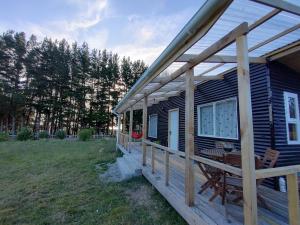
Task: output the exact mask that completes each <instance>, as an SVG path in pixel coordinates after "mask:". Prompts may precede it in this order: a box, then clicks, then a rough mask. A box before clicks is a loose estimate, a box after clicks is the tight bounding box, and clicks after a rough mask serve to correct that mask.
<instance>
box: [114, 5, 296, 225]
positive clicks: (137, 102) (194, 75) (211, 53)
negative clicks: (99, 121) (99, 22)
mask: <svg viewBox="0 0 300 225" xmlns="http://www.w3.org/2000/svg"><path fill="white" fill-rule="evenodd" d="M295 3H296V4H293V3H290V2H288V1H281V0H277V1H271V0H234V1H232V0H223V1H219V0H209V1H206V2H205V3H203V5H202V7H201V8H200V9H199V10H198V11H197V12H196V14H195V15H194V16H193V17H192V18H191V19H190V21H188V22H187V24H186V25H185V26H184V28H183V29H182V30H181V31H180V32H179V34H178V35H177V36H176V37H175V38H174V39H173V41H172V42H171V43H170V44H169V45H168V46H167V47H166V49H165V50H164V51H163V52H162V53H161V55H160V56H159V57H158V58H157V59H156V60H155V61H154V62H153V64H152V65H151V66H150V67H149V68H148V69H147V70H146V71H145V73H144V74H143V75H142V77H141V78H140V79H139V80H138V81H137V82H136V84H135V85H134V86H133V87H132V88H131V89H130V90H129V92H128V93H127V94H126V95H125V96H124V97H123V99H121V100H120V102H119V103H118V105H117V106H116V107H115V109H114V112H115V114H116V115H117V117H118V134H117V147H118V148H119V149H121V150H122V151H123V152H124V153H125V154H128V157H129V158H130V157H132V159H135V160H138V161H139V160H140V165H141V170H142V174H143V175H144V177H145V178H146V179H147V180H148V181H149V182H150V183H151V184H152V185H153V186H154V187H155V188H156V189H157V190H158V191H159V192H160V193H161V194H162V195H163V196H164V197H165V198H166V199H167V201H168V202H169V203H170V204H171V205H172V206H173V207H174V208H175V209H176V210H177V211H178V213H179V214H180V215H181V216H182V217H183V218H184V219H185V220H186V221H187V222H188V223H189V224H230V223H231V224H246V225H256V224H288V223H289V224H295V225H296V224H297V225H299V224H300V210H299V193H298V173H299V172H300V116H299V115H300V114H299V109H300V104H299V97H298V96H299V95H300V74H299V73H300V67H299V62H300V57H299V56H300V54H299V52H300V29H299V28H300V5H299V4H297V2H295ZM141 109H142V110H143V139H142V142H141V146H138V145H136V143H133V142H132V132H133V126H132V124H133V120H134V118H133V111H134V110H141ZM127 111H129V112H130V119H129V120H130V121H129V129H128V131H127V130H126V129H124V128H125V126H124V125H125V118H126V116H124V115H125V114H126V112H127ZM122 118H123V121H122ZM122 123H123V126H122V130H121V124H122ZM217 143H223V144H224V145H225V144H226V145H230V146H231V148H232V149H234V150H235V151H237V152H239V154H240V159H241V166H240V167H236V166H234V165H230V164H226V163H225V162H226V161H217V160H214V159H211V158H206V157H203V155H201V154H200V153H201V151H203V150H205V149H211V148H214V147H215V146H216V144H217ZM268 148H271V149H275V150H277V151H278V152H279V153H280V155H279V158H278V159H277V161H276V165H275V167H274V168H273V167H272V168H257V167H256V165H257V164H256V157H259V156H263V155H264V153H265V152H266V149H268ZM197 164H202V165H206V166H209V167H213V168H215V169H217V170H221V171H223V174H231V175H234V176H237V177H240V178H241V182H242V183H241V187H242V188H241V189H240V190H241V193H242V196H241V199H242V202H243V204H242V205H239V206H237V205H234V204H230V206H229V208H227V207H226V205H227V204H224V201H223V200H224V199H222V198H223V196H224V195H220V196H218V197H217V198H216V201H215V202H214V203H213V202H212V201H210V200H209V195H210V192H209V191H208V192H207V193H206V194H198V190H199V188H200V187H203V186H205V184H206V183H207V180H208V179H209V178H207V177H206V180H205V177H203V173H201V171H199V168H198V167H197V166H196V165H197ZM202 172H203V171H202ZM278 177H284V178H286V183H287V193H281V192H278V191H275V190H274V189H276V180H277V179H278ZM212 178H213V177H212ZM262 179H265V184H266V185H267V186H268V187H265V186H262V187H260V186H258V185H257V184H259V183H260V181H261V180H262ZM208 187H209V188H208V189H214V188H215V187H212V186H211V184H209V185H208ZM215 189H216V188H215ZM224 190H225V189H224ZM215 193H216V191H215ZM222 193H226V191H223V192H222ZM219 197H220V198H219ZM258 197H260V199H262V198H263V199H266V200H267V201H268V202H267V203H268V204H269V206H270V208H268V209H267V208H263V207H261V206H260V205H258V202H259V200H258ZM221 199H222V201H221ZM223 209H224V213H222V210H223ZM228 214H230V216H229V217H228ZM229 221H230V223H229Z"/></svg>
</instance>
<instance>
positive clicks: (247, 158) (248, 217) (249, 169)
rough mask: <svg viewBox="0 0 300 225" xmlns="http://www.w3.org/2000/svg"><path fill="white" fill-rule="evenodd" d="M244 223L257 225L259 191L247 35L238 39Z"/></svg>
mask: <svg viewBox="0 0 300 225" xmlns="http://www.w3.org/2000/svg"><path fill="white" fill-rule="evenodd" d="M236 46H237V73H238V93H239V114H240V135H241V151H242V174H243V197H244V198H243V200H244V224H245V225H257V193H256V177H255V162H254V137H253V121H252V105H251V89H250V73H249V57H248V44H247V36H246V35H242V36H240V37H237V39H236Z"/></svg>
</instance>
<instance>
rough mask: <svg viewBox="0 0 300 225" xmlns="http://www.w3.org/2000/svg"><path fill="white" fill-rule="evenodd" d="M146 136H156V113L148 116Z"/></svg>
mask: <svg viewBox="0 0 300 225" xmlns="http://www.w3.org/2000/svg"><path fill="white" fill-rule="evenodd" d="M148 136H149V137H152V138H157V115H156V114H154V115H150V116H149V128H148Z"/></svg>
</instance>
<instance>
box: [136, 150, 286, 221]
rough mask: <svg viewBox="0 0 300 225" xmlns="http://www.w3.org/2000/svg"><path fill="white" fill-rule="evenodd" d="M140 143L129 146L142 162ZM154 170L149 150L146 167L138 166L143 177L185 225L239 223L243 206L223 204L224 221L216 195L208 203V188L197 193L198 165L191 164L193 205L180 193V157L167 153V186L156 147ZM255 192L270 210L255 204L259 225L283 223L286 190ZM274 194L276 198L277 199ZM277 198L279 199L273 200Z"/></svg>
mask: <svg viewBox="0 0 300 225" xmlns="http://www.w3.org/2000/svg"><path fill="white" fill-rule="evenodd" d="M139 146H140V145H133V146H132V147H133V150H132V153H131V154H133V157H134V158H136V159H137V160H139V161H140V162H142V154H141V147H139ZM155 160H156V161H155V165H156V168H155V173H154V174H152V171H151V170H152V169H151V153H150V151H147V154H146V166H144V167H142V174H143V175H144V177H145V178H146V179H147V180H148V181H149V182H150V183H151V184H152V185H153V186H154V187H155V188H156V189H157V190H158V191H159V192H160V193H161V194H162V195H163V196H164V198H166V200H167V201H168V202H169V203H170V204H171V205H172V207H173V208H174V209H175V210H177V211H178V213H179V214H180V215H181V216H182V217H183V218H184V219H185V220H186V221H187V222H188V223H189V224H215V225H229V224H231V225H240V224H243V220H244V216H243V208H242V206H239V205H236V204H227V212H228V218H229V220H230V222H231V223H228V221H227V220H226V217H225V209H224V207H223V206H222V204H221V199H220V198H219V197H218V198H216V199H215V200H214V201H212V202H209V200H208V199H209V197H210V196H211V195H212V191H211V190H210V189H208V190H207V191H205V192H204V193H202V194H201V195H199V194H198V193H197V192H198V190H200V186H201V184H203V183H204V182H205V178H204V176H203V174H201V172H200V170H199V168H198V166H197V165H196V164H195V165H194V166H195V206H193V207H188V206H187V205H186V204H185V193H184V190H185V189H184V162H185V160H184V158H181V157H179V156H175V155H171V154H170V161H169V163H170V168H169V169H170V171H169V176H170V177H169V186H165V177H164V176H165V174H164V173H165V172H164V169H165V168H164V152H163V151H161V150H156V157H155ZM259 192H260V193H261V195H262V196H263V197H264V198H265V199H266V202H267V203H269V205H270V206H271V211H270V210H267V209H264V208H261V207H259V210H258V222H259V224H260V225H267V224H271V225H287V224H288V211H287V197H286V193H280V192H277V191H275V190H271V189H270V188H267V187H260V188H259ZM277 196H278V198H277ZM277 199H279V201H277Z"/></svg>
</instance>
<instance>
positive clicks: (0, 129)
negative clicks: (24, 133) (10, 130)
mask: <svg viewBox="0 0 300 225" xmlns="http://www.w3.org/2000/svg"><path fill="white" fill-rule="evenodd" d="M3 120H4V119H3V118H2V119H1V124H0V132H3Z"/></svg>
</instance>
